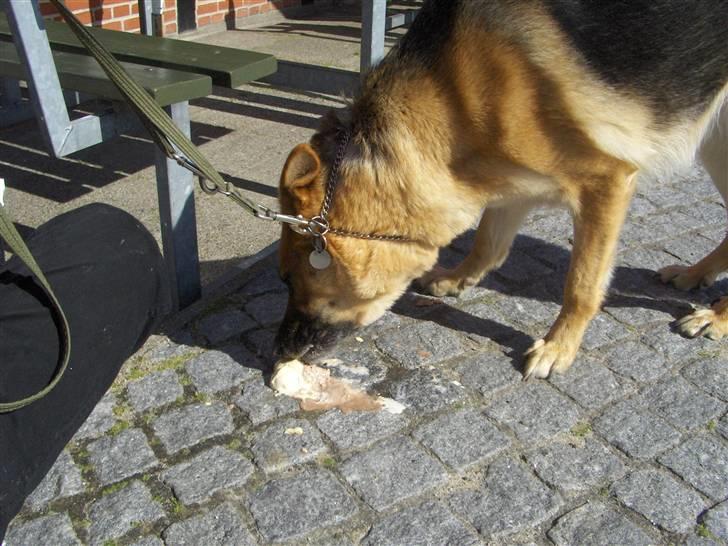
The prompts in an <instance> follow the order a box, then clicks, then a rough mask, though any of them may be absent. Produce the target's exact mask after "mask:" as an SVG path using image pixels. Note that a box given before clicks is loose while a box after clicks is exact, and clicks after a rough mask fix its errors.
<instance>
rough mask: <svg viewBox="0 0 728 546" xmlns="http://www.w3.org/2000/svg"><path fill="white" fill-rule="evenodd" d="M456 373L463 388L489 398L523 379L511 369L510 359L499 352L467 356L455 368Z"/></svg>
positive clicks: (514, 369) (519, 373) (518, 372)
mask: <svg viewBox="0 0 728 546" xmlns="http://www.w3.org/2000/svg"><path fill="white" fill-rule="evenodd" d="M457 372H458V373H459V374H460V383H462V384H463V386H465V387H466V388H468V389H476V390H478V391H479V392H480V393H481V394H482V395H483V396H491V395H492V394H494V393H496V392H498V391H500V390H501V389H503V388H505V387H508V386H509V385H514V384H516V383H518V382H520V381H521V380H522V379H523V376H522V375H521V372H520V371H518V370H517V369H516V368H514V367H513V364H512V362H511V359H510V358H509V357H507V356H506V355H504V354H503V353H502V352H500V351H499V352H482V353H475V354H473V355H471V356H468V357H467V358H466V359H465V360H464V361H463V363H462V364H460V365H459V366H458V367H457Z"/></svg>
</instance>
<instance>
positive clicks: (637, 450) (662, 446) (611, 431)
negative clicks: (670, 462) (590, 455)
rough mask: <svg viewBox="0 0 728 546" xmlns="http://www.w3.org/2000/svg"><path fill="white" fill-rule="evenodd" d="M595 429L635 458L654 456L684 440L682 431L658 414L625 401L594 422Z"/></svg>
mask: <svg viewBox="0 0 728 546" xmlns="http://www.w3.org/2000/svg"><path fill="white" fill-rule="evenodd" d="M594 429H595V430H596V431H597V432H599V433H600V434H601V435H602V436H604V437H605V438H606V439H607V440H608V441H609V442H610V443H611V444H613V445H615V446H616V447H618V448H619V449H621V450H622V451H624V452H625V453H627V454H628V455H629V456H631V457H635V458H637V459H651V458H652V457H654V456H656V455H657V454H659V453H662V452H663V451H665V450H666V449H669V448H670V447H672V446H674V445H675V444H677V443H678V442H679V441H680V433H679V432H678V431H676V430H675V429H674V428H672V427H671V426H670V425H668V424H667V423H666V422H665V421H663V420H662V419H660V418H659V417H657V416H654V415H651V414H649V413H647V412H646V411H644V410H642V409H640V408H638V407H637V406H636V405H635V404H633V403H631V402H622V403H619V404H617V405H616V406H614V407H612V408H610V409H609V410H607V411H606V412H604V414H603V415H602V416H601V417H599V418H598V419H596V420H595V421H594Z"/></svg>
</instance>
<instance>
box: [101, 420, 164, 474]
mask: <svg viewBox="0 0 728 546" xmlns="http://www.w3.org/2000/svg"><path fill="white" fill-rule="evenodd" d="M88 451H89V461H90V462H91V464H92V465H93V467H94V473H95V474H96V476H97V477H98V479H99V482H100V483H101V485H107V484H110V483H113V482H118V481H120V480H123V479H125V478H128V477H130V476H133V475H134V474H139V473H141V472H144V471H145V470H149V469H150V468H152V467H154V466H156V465H157V464H158V463H159V461H158V460H157V457H155V456H154V452H153V451H152V450H151V448H150V447H149V444H148V443H147V437H146V436H145V435H144V432H142V430H141V429H138V428H132V429H127V430H124V431H122V432H120V433H119V434H117V435H116V436H106V437H104V438H101V439H99V440H96V441H95V442H93V443H92V444H90V445H89V446H88Z"/></svg>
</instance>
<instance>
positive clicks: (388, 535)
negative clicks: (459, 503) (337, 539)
mask: <svg viewBox="0 0 728 546" xmlns="http://www.w3.org/2000/svg"><path fill="white" fill-rule="evenodd" d="M362 544H363V545H364V546H403V545H407V544H411V545H415V544H416V545H417V546H440V545H443V544H452V545H458V546H471V545H475V544H480V541H479V540H478V537H477V535H475V534H474V533H473V532H472V531H470V530H469V529H467V528H466V527H465V526H464V525H463V524H462V523H460V522H459V521H458V520H457V519H456V518H455V517H454V516H453V515H452V513H451V512H450V511H449V510H448V509H447V508H446V507H445V506H443V505H442V504H441V503H439V502H426V503H424V504H422V505H420V506H417V507H414V508H408V509H406V510H402V511H400V512H397V513H395V514H393V515H391V516H389V517H387V518H385V519H383V520H380V521H378V522H377V523H375V524H374V526H373V527H372V529H371V530H370V531H369V534H368V535H367V536H366V538H365V539H364V540H363V541H362Z"/></svg>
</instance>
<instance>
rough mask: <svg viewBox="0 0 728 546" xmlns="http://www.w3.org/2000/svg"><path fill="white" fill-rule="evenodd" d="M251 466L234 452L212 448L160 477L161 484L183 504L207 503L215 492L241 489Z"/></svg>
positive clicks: (216, 447)
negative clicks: (168, 488) (165, 485)
mask: <svg viewBox="0 0 728 546" xmlns="http://www.w3.org/2000/svg"><path fill="white" fill-rule="evenodd" d="M253 471H254V468H253V465H252V464H251V463H250V461H248V460H247V459H246V458H245V457H243V456H242V455H241V454H240V453H238V452H237V451H233V450H231V449H227V448H224V447H221V446H215V447H213V448H211V449H208V450H207V451H203V452H202V453H200V454H199V455H197V456H195V457H193V458H192V459H189V460H186V461H183V462H181V463H179V464H177V465H175V466H173V467H172V468H170V469H169V470H167V471H165V472H164V473H162V475H161V478H162V481H163V482H164V483H166V484H167V485H168V486H169V487H171V488H172V490H173V491H174V495H175V497H177V498H178V499H179V500H180V501H182V502H183V503H184V504H187V505H189V504H195V503H200V502H204V501H206V500H208V499H209V498H210V497H211V496H212V495H214V494H215V493H216V492H218V491H221V490H224V489H234V488H238V487H242V486H243V485H244V484H245V482H247V481H248V478H250V476H251V474H252V473H253Z"/></svg>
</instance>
